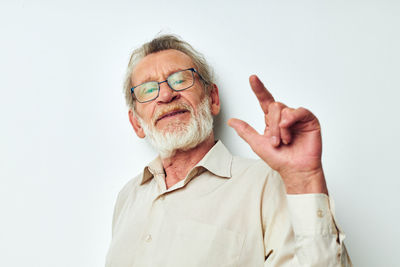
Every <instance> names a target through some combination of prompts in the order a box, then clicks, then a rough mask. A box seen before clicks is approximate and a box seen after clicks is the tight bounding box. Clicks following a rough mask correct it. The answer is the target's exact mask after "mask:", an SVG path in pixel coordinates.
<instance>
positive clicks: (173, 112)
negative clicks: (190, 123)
mask: <svg viewBox="0 0 400 267" xmlns="http://www.w3.org/2000/svg"><path fill="white" fill-rule="evenodd" d="M186 112H188V110H174V111H171V112H167V113H165V114H164V115H162V116H160V117H159V118H158V119H157V121H156V123H157V122H159V121H160V120H162V119H165V118H168V117H172V116H175V115H178V114H182V113H186Z"/></svg>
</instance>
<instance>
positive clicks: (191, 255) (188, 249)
mask: <svg viewBox="0 0 400 267" xmlns="http://www.w3.org/2000/svg"><path fill="white" fill-rule="evenodd" d="M243 242H244V235H243V234H241V233H237V232H234V231H231V230H228V229H225V228H222V227H219V226H215V225H210V224H204V223H200V222H196V221H191V220H185V221H182V222H180V223H179V225H178V226H177V231H176V235H175V236H174V238H173V239H172V242H171V246H170V247H169V249H168V250H169V253H168V260H167V266H174V267H177V266H185V267H187V266H202V267H203V266H210V267H212V266H218V267H222V266H236V265H237V262H238V260H239V256H240V252H241V249H242V246H243Z"/></svg>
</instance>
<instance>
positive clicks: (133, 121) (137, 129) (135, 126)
mask: <svg viewBox="0 0 400 267" xmlns="http://www.w3.org/2000/svg"><path fill="white" fill-rule="evenodd" d="M128 115H129V121H130V122H131V124H132V127H133V130H135V133H136V135H137V136H138V137H139V138H144V137H145V136H146V134H145V133H144V131H143V128H142V126H141V125H140V122H139V120H138V118H137V115H136V114H135V113H134V112H133V111H132V110H131V109H130V110H129V113H128Z"/></svg>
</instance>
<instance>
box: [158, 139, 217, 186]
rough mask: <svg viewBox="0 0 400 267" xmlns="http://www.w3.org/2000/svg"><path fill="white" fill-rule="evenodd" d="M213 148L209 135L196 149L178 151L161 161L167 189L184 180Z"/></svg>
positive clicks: (212, 140) (212, 141)
mask: <svg viewBox="0 0 400 267" xmlns="http://www.w3.org/2000/svg"><path fill="white" fill-rule="evenodd" d="M213 146H214V134H213V133H211V134H210V136H209V137H207V138H206V140H204V141H203V142H201V143H200V144H199V145H197V146H196V147H194V148H192V149H190V150H187V151H181V150H178V151H176V153H175V154H174V155H173V156H172V157H170V158H164V159H162V164H163V167H164V170H165V174H166V176H165V183H166V185H167V189H168V188H170V187H171V186H173V185H174V184H176V183H177V182H179V181H181V180H183V179H185V177H186V175H187V174H188V172H189V171H190V170H191V169H192V168H193V167H194V166H195V165H196V164H197V163H198V162H199V161H200V160H201V159H202V158H203V157H204V156H205V155H206V154H207V152H208V151H209V150H210V149H211V148H212V147H213Z"/></svg>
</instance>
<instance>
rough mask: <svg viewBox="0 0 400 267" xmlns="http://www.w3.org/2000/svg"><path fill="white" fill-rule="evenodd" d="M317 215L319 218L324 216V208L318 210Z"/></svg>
mask: <svg viewBox="0 0 400 267" xmlns="http://www.w3.org/2000/svg"><path fill="white" fill-rule="evenodd" d="M317 216H318V217H319V218H322V217H324V212H323V211H322V210H317Z"/></svg>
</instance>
